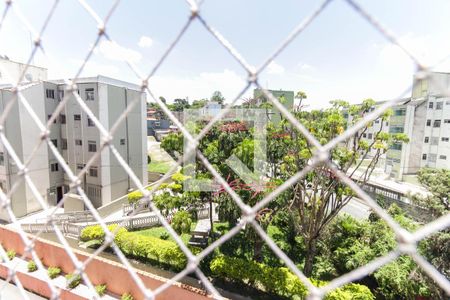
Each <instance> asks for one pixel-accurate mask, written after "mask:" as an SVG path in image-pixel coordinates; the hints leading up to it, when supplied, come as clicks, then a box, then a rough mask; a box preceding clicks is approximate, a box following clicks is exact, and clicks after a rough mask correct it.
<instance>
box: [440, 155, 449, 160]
mask: <svg viewBox="0 0 450 300" xmlns="http://www.w3.org/2000/svg"><path fill="white" fill-rule="evenodd" d="M439 159H447V156H445V155H439Z"/></svg>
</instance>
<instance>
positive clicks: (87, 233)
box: [80, 225, 127, 244]
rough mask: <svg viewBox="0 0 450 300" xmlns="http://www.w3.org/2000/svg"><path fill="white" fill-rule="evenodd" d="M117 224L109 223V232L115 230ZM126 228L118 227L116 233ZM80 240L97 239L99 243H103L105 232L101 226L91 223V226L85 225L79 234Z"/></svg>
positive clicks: (124, 230)
mask: <svg viewBox="0 0 450 300" xmlns="http://www.w3.org/2000/svg"><path fill="white" fill-rule="evenodd" d="M117 226H118V225H109V226H108V229H109V231H111V232H114V231H115V230H116V228H117ZM126 231H127V230H126V229H125V228H120V229H119V231H118V232H117V234H119V233H120V232H126ZM80 240H81V241H83V242H88V241H92V240H98V241H99V242H100V243H102V244H103V242H104V240H105V232H104V231H103V229H102V227H101V226H100V225H93V226H87V227H85V228H83V230H82V231H81V234H80Z"/></svg>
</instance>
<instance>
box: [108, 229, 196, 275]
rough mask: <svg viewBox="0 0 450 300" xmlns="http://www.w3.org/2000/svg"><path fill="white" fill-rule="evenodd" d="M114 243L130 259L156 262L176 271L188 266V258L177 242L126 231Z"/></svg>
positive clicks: (118, 235)
mask: <svg viewBox="0 0 450 300" xmlns="http://www.w3.org/2000/svg"><path fill="white" fill-rule="evenodd" d="M114 241H115V243H116V245H117V246H118V247H119V248H120V250H122V252H123V253H124V254H125V255H127V256H129V257H134V258H137V259H140V260H143V261H150V262H156V263H158V264H161V265H163V266H169V267H171V268H172V269H174V270H182V269H183V268H184V267H185V266H186V261H187V260H186V256H185V255H184V253H183V252H182V251H181V250H180V249H179V248H178V245H177V244H176V243H175V242H172V241H164V240H161V239H159V238H156V237H152V236H143V235H138V234H135V233H131V232H126V231H125V232H121V233H120V234H117V235H116V238H115V239H114Z"/></svg>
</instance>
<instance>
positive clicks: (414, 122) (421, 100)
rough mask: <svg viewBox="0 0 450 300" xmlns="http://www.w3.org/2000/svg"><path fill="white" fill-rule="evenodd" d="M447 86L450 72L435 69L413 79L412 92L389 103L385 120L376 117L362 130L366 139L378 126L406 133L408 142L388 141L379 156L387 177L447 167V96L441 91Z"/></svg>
mask: <svg viewBox="0 0 450 300" xmlns="http://www.w3.org/2000/svg"><path fill="white" fill-rule="evenodd" d="M449 87H450V73H439V72H435V73H433V75H432V78H428V79H422V80H420V81H418V82H415V84H414V86H413V91H412V96H411V97H410V98H406V99H403V100H402V101H401V102H400V104H398V105H396V106H394V107H392V110H393V114H392V116H391V117H390V118H389V120H387V121H385V122H382V121H381V119H377V120H375V122H374V123H373V126H372V127H371V128H369V129H368V130H367V131H366V132H365V133H363V138H365V139H366V140H367V141H368V142H369V143H370V142H371V141H373V139H374V138H375V136H376V133H377V132H379V131H380V128H381V131H383V132H389V133H405V134H406V135H407V136H408V137H409V139H410V141H409V143H399V144H394V145H392V146H391V147H390V149H388V151H387V153H386V155H384V156H383V158H382V160H381V165H382V166H383V167H384V169H385V172H386V173H387V174H389V175H390V177H392V178H394V179H398V180H402V179H403V177H404V176H405V175H414V174H416V173H417V171H418V170H419V169H421V168H423V167H430V168H444V169H450V142H449V139H450V98H449V97H447V96H445V95H444V94H442V92H441V91H442V88H444V89H449ZM381 103H383V102H378V103H377V105H379V104H381ZM381 126H382V127H381Z"/></svg>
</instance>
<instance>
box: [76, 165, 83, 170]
mask: <svg viewBox="0 0 450 300" xmlns="http://www.w3.org/2000/svg"><path fill="white" fill-rule="evenodd" d="M84 166H85V165H83V164H77V170H83V168H84Z"/></svg>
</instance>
